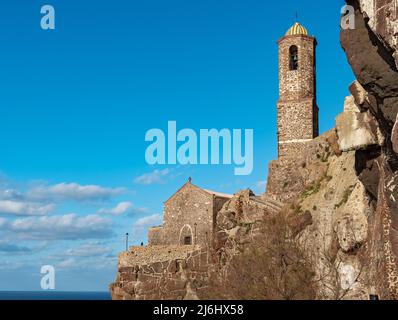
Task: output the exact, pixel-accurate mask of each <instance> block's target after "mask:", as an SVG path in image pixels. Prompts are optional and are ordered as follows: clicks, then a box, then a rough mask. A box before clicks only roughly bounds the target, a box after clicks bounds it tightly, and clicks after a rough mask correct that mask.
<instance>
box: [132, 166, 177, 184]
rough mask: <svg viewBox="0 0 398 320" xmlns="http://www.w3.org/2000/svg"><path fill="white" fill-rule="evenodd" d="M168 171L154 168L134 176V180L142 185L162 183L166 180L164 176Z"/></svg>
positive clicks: (169, 171)
mask: <svg viewBox="0 0 398 320" xmlns="http://www.w3.org/2000/svg"><path fill="white" fill-rule="evenodd" d="M170 173H171V170H170V169H164V170H154V171H152V172H150V173H146V174H143V175H142V176H139V177H137V178H135V179H134V182H135V183H138V184H143V185H152V184H162V183H165V182H166V178H167V176H169V175H170Z"/></svg>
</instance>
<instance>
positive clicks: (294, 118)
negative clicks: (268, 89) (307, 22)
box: [278, 23, 319, 158]
mask: <svg viewBox="0 0 398 320" xmlns="http://www.w3.org/2000/svg"><path fill="white" fill-rule="evenodd" d="M278 45H279V101H278V157H279V158H284V157H289V156H294V155H295V154H296V151H297V150H301V149H302V148H305V143H306V142H308V141H310V140H312V139H314V138H315V137H317V136H318V134H319V131H318V106H317V103H316V75H315V66H316V54H315V49H316V45H317V42H316V39H315V38H314V37H312V36H309V35H308V32H307V30H306V29H305V28H304V27H303V26H301V25H300V24H299V23H295V24H294V25H293V26H292V27H291V28H290V29H289V30H288V31H287V33H286V35H285V36H284V37H282V38H281V39H279V41H278Z"/></svg>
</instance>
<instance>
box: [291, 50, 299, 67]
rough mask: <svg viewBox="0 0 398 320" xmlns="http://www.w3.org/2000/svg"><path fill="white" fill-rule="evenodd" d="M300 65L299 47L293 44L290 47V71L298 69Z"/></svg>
mask: <svg viewBox="0 0 398 320" xmlns="http://www.w3.org/2000/svg"><path fill="white" fill-rule="evenodd" d="M298 67H299V57H298V48H297V46H296V45H293V46H291V47H290V49H289V68H290V71H294V70H298Z"/></svg>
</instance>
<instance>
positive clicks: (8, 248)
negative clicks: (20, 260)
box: [0, 240, 32, 254]
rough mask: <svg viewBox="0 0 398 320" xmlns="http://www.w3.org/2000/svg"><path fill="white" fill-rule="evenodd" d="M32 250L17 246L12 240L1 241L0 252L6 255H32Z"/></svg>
mask: <svg viewBox="0 0 398 320" xmlns="http://www.w3.org/2000/svg"><path fill="white" fill-rule="evenodd" d="M31 251H32V249H30V248H28V247H24V246H20V245H17V244H15V243H13V242H12V241H10V240H0V252H4V253H13V254H16V253H30V252H31Z"/></svg>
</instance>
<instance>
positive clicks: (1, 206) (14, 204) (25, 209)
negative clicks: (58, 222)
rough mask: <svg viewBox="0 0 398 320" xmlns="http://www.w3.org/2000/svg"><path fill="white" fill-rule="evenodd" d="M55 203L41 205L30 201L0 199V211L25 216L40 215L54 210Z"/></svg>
mask: <svg viewBox="0 0 398 320" xmlns="http://www.w3.org/2000/svg"><path fill="white" fill-rule="evenodd" d="M54 209H55V205H53V204H47V205H41V204H36V203H31V202H21V201H12V200H0V213H5V214H13V215H21V216H23V215H26V216H35V215H37V216H41V215H46V214H48V213H50V212H52V211H54Z"/></svg>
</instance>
